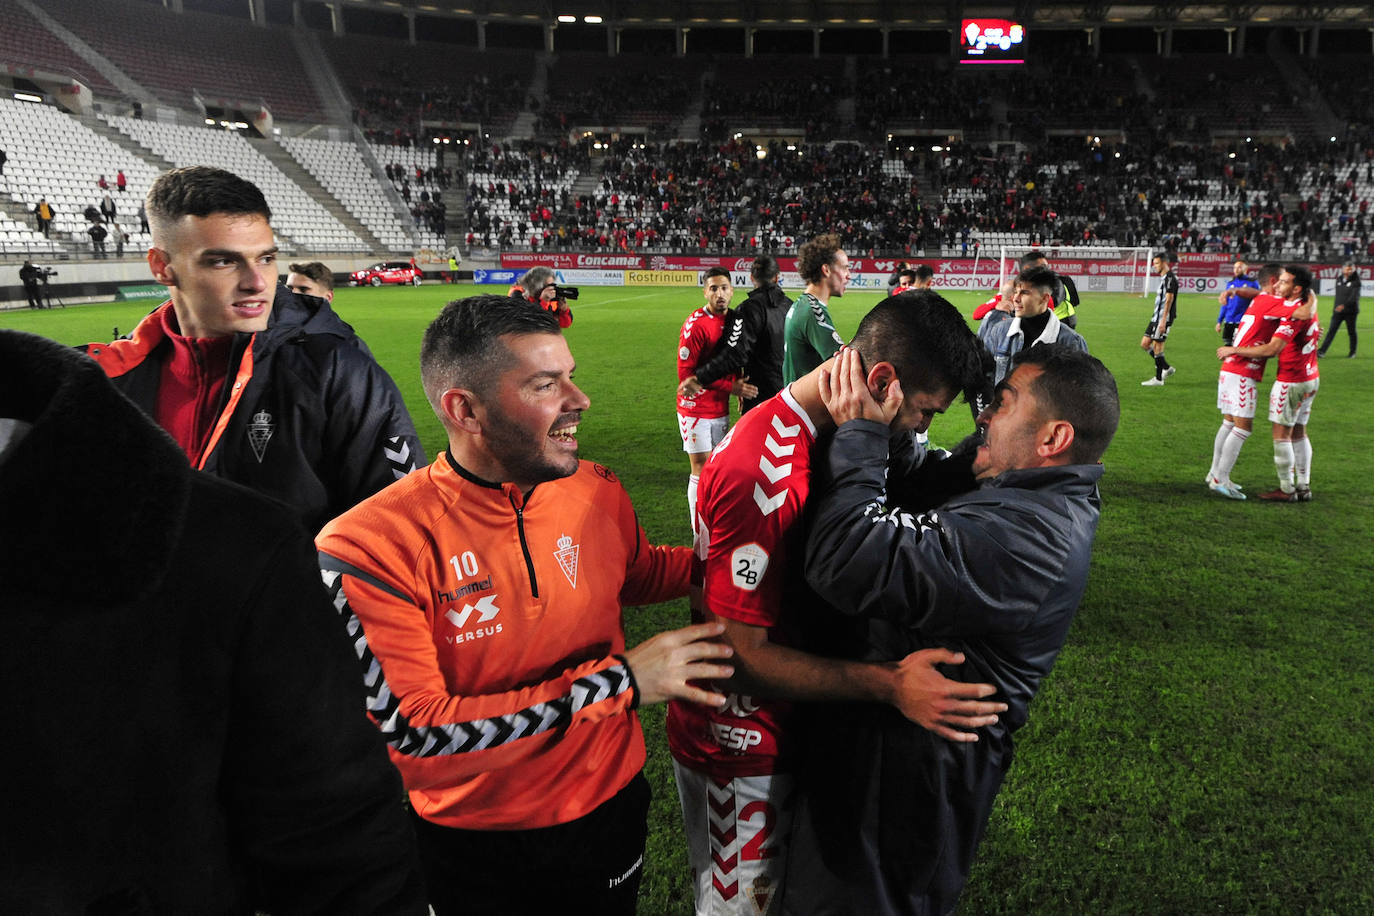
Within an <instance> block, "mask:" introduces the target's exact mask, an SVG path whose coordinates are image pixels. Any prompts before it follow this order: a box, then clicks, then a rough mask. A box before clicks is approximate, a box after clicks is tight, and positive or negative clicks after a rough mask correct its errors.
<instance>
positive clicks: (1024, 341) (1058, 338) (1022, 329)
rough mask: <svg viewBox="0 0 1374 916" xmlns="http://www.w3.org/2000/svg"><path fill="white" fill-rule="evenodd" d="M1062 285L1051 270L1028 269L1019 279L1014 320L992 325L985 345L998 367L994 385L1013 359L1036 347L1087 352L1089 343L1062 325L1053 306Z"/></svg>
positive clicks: (1016, 285) (1013, 296) (984, 339)
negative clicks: (1046, 345) (1057, 288)
mask: <svg viewBox="0 0 1374 916" xmlns="http://www.w3.org/2000/svg"><path fill="white" fill-rule="evenodd" d="M1058 282H1059V278H1058V277H1057V276H1055V273H1054V271H1052V270H1050V269H1049V268H1048V267H1027V268H1026V269H1025V270H1023V271H1021V273H1020V274H1018V275H1017V277H1016V284H1015V286H1014V287H1013V289H1012V318H1011V320H1009V321H1003V322H1000V323H998V324H994V325H990V326H989V327H988V328H987V330H986V332H985V333H984V334H983V343H984V344H985V345H986V346H987V348H988V350H989V351H990V352H991V353H992V356H993V359H994V360H995V361H996V364H997V374H996V377H995V378H993V380H992V381H993V384H994V385H996V384H999V383H1000V382H1001V381H1002V379H1004V378H1006V377H1007V373H1008V372H1009V371H1010V370H1011V362H1012V358H1013V357H1014V356H1016V354H1017V353H1020V352H1021V351H1022V350H1025V349H1029V348H1030V347H1033V346H1035V345H1036V344H1041V343H1057V344H1063V345H1065V346H1068V347H1072V348H1074V349H1077V350H1082V351H1083V352H1085V353H1086V352H1087V351H1088V344H1087V342H1086V341H1084V340H1083V338H1082V337H1080V336H1079V334H1078V332H1077V331H1075V330H1074V329H1073V328H1071V327H1069V326H1068V325H1067V324H1064V323H1063V322H1061V321H1060V320H1059V319H1058V318H1057V317H1055V314H1054V312H1053V310H1051V308H1050V305H1051V303H1052V302H1053V298H1052V297H1053V295H1054V287H1055V284H1056V283H1058Z"/></svg>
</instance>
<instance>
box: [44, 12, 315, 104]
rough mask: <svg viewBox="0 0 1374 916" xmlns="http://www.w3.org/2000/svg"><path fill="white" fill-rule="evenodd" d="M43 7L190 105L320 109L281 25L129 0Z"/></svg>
mask: <svg viewBox="0 0 1374 916" xmlns="http://www.w3.org/2000/svg"><path fill="white" fill-rule="evenodd" d="M43 7H44V9H45V10H46V11H47V12H48V13H49V14H51V15H52V16H53V18H55V19H57V20H58V21H59V22H61V23H62V24H63V25H64V26H66V27H67V28H69V29H71V30H72V31H73V32H75V33H76V34H77V35H78V36H80V37H81V38H82V39H83V40H84V41H85V42H87V43H88V44H90V45H91V46H92V47H94V48H97V49H99V50H100V53H101V54H103V55H105V56H106V57H108V58H109V59H110V60H111V61H112V62H113V63H114V64H115V65H116V66H118V67H119V68H120V69H121V70H123V71H124V72H125V73H127V74H129V76H131V77H132V78H133V79H134V80H136V81H137V82H139V83H141V84H142V85H144V86H147V87H148V88H150V89H151V90H152V91H153V92H154V93H155V94H157V95H158V96H160V97H164V98H165V99H166V100H167V101H169V102H173V103H175V104H177V105H180V106H182V107H185V108H190V109H193V108H194V102H193V100H192V99H193V93H196V92H199V93H200V95H201V96H202V97H203V98H205V99H206V101H207V102H209V103H210V104H212V105H213V104H216V100H218V99H221V98H222V99H224V100H226V101H230V102H247V101H257V100H261V101H262V102H263V103H264V104H266V105H267V107H268V108H269V109H270V110H271V111H272V114H273V116H274V117H275V118H277V119H278V120H286V121H306V122H310V121H315V122H318V121H320V120H322V119H323V117H324V115H323V110H322V106H321V105H320V102H319V99H318V97H317V96H316V95H315V90H314V87H313V86H312V85H311V83H310V80H309V79H308V78H307V77H306V75H305V67H304V66H303V65H302V64H301V60H300V57H299V55H298V54H297V53H296V48H295V46H294V45H293V44H292V42H291V33H290V30H289V29H277V28H263V27H259V26H254V25H252V24H251V23H248V22H245V21H243V20H241V19H233V18H230V17H228V16H216V15H213V14H210V13H199V12H193V11H187V12H185V13H182V14H178V15H169V14H168V13H167V11H166V10H163V9H162V8H161V7H160V6H154V5H151V4H148V3H137V2H133V0H102V2H100V3H90V2H88V0H43Z"/></svg>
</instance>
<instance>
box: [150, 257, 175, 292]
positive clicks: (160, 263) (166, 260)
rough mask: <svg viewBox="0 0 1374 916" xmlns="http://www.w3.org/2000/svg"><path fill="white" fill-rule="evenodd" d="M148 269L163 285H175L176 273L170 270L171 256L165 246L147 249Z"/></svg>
mask: <svg viewBox="0 0 1374 916" xmlns="http://www.w3.org/2000/svg"><path fill="white" fill-rule="evenodd" d="M148 269H149V270H151V271H152V272H153V279H154V280H156V281H157V282H159V283H161V284H162V285H163V286H176V285H177V278H176V273H175V272H174V271H173V270H172V256H171V254H170V253H169V252H168V251H167V250H166V249H165V248H149V249H148Z"/></svg>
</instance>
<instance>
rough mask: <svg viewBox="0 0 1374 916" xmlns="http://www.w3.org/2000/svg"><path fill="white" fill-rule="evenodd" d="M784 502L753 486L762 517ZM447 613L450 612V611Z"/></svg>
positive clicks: (784, 497) (783, 493)
mask: <svg viewBox="0 0 1374 916" xmlns="http://www.w3.org/2000/svg"><path fill="white" fill-rule="evenodd" d="M786 501H787V488H786V487H784V488H783V489H782V490H780V491H778V493H777V494H776V495H774V496H769V495H768V494H767V493H765V492H764V491H763V485H762V484H757V483H756V484H754V504H755V505H757V506H758V507H759V511H760V512H762V513H763V514H764V515H771V514H772V513H773V512H774V511H776V510H777V509H779V508H781V507H782V504H783V503H785V502H786ZM449 613H452V612H451V611H450V612H449Z"/></svg>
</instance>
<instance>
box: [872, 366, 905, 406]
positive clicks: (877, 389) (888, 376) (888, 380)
mask: <svg viewBox="0 0 1374 916" xmlns="http://www.w3.org/2000/svg"><path fill="white" fill-rule="evenodd" d="M896 379H897V369H896V367H895V366H893V365H892V363H889V362H887V361H886V360H883V361H880V362H876V363H874V364H873V365H872V366H870V367H869V369H868V372H867V373H865V375H864V381H865V382H867V383H868V393H869V394H871V395H873V400H875V401H877V402H878V403H879V404H881V403H882V402H883V399H884V398H885V397H886V396H887V386H888V385H890V384H892V382H894V381H896Z"/></svg>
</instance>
